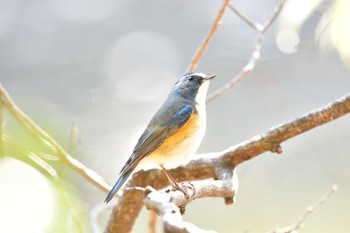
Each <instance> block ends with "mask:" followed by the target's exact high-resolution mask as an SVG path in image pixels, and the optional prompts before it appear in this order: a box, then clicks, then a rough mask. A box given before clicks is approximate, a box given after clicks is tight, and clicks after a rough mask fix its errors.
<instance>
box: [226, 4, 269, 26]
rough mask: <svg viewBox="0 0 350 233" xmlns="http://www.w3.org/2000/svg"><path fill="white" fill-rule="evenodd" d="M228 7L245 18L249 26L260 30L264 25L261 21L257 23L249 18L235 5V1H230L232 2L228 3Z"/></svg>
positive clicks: (242, 18) (241, 17)
mask: <svg viewBox="0 0 350 233" xmlns="http://www.w3.org/2000/svg"><path fill="white" fill-rule="evenodd" d="M228 7H229V8H230V9H231V10H232V11H233V12H235V13H236V15H237V16H238V17H239V18H240V19H241V20H243V21H244V22H245V23H246V24H247V25H248V26H249V27H251V28H253V29H255V30H258V31H260V29H261V28H262V27H263V26H262V25H261V24H260V23H255V22H253V21H251V20H250V19H249V18H247V17H245V16H244V15H243V14H242V13H241V12H240V11H239V10H238V8H237V7H236V6H235V5H233V3H231V2H230V4H229V5H228Z"/></svg>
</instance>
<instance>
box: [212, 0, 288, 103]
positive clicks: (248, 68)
mask: <svg viewBox="0 0 350 233" xmlns="http://www.w3.org/2000/svg"><path fill="white" fill-rule="evenodd" d="M286 3H287V0H281V1H280V3H279V4H278V5H277V6H276V7H275V9H274V11H273V13H272V15H271V16H270V17H269V18H268V19H267V20H266V21H265V22H264V23H263V24H259V23H253V22H252V21H250V20H249V19H247V18H246V17H244V16H243V15H242V14H241V13H239V14H238V16H239V17H240V18H241V19H243V20H244V21H245V22H246V23H247V24H248V25H250V26H251V27H253V28H255V29H256V30H257V31H258V34H257V37H256V41H255V44H254V48H253V51H252V54H251V56H250V58H249V60H248V63H247V64H246V65H245V66H244V67H243V68H242V69H241V71H240V72H239V73H238V74H237V75H236V76H235V77H233V78H232V79H231V81H229V82H228V83H226V84H225V85H224V86H222V87H220V88H219V89H217V90H216V91H214V92H213V93H211V94H210V95H209V96H208V99H207V103H210V102H211V101H213V100H214V99H216V98H218V97H219V96H220V95H222V94H224V93H225V92H227V91H228V90H229V89H231V88H232V87H233V86H235V85H236V84H237V83H238V82H240V81H242V80H243V79H244V78H245V77H247V76H248V75H249V74H250V73H251V72H252V71H253V69H254V68H255V65H256V63H257V61H258V60H259V58H260V52H261V48H262V43H263V41H264V38H265V34H266V32H267V30H268V29H269V28H270V26H271V25H272V23H273V22H274V21H275V19H276V18H277V16H278V15H279V14H280V12H281V10H282V9H283V7H284V5H285V4H286ZM230 7H231V9H232V10H234V11H235V12H236V13H237V12H239V11H238V10H237V9H236V8H235V7H233V6H232V5H231V6H230Z"/></svg>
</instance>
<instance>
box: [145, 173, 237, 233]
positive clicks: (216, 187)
mask: <svg viewBox="0 0 350 233" xmlns="http://www.w3.org/2000/svg"><path fill="white" fill-rule="evenodd" d="M227 173H228V174H230V175H227V176H225V180H202V181H191V182H189V183H182V184H181V188H182V189H183V190H186V191H185V192H186V194H185V193H184V192H182V191H179V190H170V189H165V190H160V191H156V190H154V189H153V188H149V190H150V191H149V194H148V195H147V196H146V198H145V200H144V203H145V205H146V207H147V208H148V209H151V210H154V211H156V212H157V213H159V214H160V215H161V216H162V217H163V223H164V229H171V230H169V232H199V231H203V232H207V231H204V230H200V229H199V228H197V227H195V226H193V225H192V224H189V223H186V222H184V221H183V219H182V214H183V213H184V212H185V206H186V205H187V204H189V203H190V202H191V201H193V200H195V199H199V198H206V197H224V198H226V197H234V196H235V194H236V193H237V189H238V179H237V176H236V173H235V172H233V171H232V170H231V169H228V170H227Z"/></svg>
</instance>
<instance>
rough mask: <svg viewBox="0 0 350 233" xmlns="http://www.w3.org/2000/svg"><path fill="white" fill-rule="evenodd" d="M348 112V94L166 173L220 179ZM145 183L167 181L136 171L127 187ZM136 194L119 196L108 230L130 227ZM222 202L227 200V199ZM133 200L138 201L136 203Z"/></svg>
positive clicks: (157, 172) (156, 173)
mask: <svg viewBox="0 0 350 233" xmlns="http://www.w3.org/2000/svg"><path fill="white" fill-rule="evenodd" d="M349 112H350V93H349V94H347V95H346V96H344V97H342V98H340V99H338V100H336V101H334V102H332V103H330V104H328V105H327V106H325V107H322V108H319V109H317V110H314V111H311V112H309V113H307V114H305V115H303V116H301V117H299V118H297V119H295V120H292V121H290V122H287V123H284V124H281V125H279V126H277V127H275V128H272V129H270V130H269V131H268V132H266V133H264V134H262V135H257V136H254V137H253V138H251V139H250V140H248V141H244V142H242V143H240V144H238V145H235V146H232V147H230V148H228V149H227V150H225V151H221V152H216V153H209V154H203V155H200V156H198V158H197V159H193V160H192V161H191V162H190V163H188V164H187V165H186V166H184V167H178V168H176V169H174V170H171V171H170V173H171V174H172V175H173V176H174V177H175V178H176V179H177V180H178V181H179V182H181V181H190V180H203V179H208V178H215V179H220V180H222V178H221V177H220V176H221V175H222V174H223V173H222V172H221V171H222V169H227V168H231V169H233V168H235V167H236V166H237V165H238V164H240V163H242V162H244V161H247V160H249V159H251V158H254V157H256V156H258V155H260V154H262V153H264V152H267V151H271V152H276V153H281V152H282V149H281V146H280V144H281V143H282V142H284V141H286V140H288V139H290V138H293V137H295V136H297V135H300V134H302V133H304V132H306V131H308V130H310V129H313V128H315V127H318V126H320V125H322V124H325V123H327V122H330V121H333V120H335V119H337V118H339V117H342V116H343V115H345V114H347V113H349ZM147 185H150V186H152V187H153V188H155V189H160V188H164V187H165V186H167V185H168V181H167V179H166V177H165V176H164V174H163V173H162V172H161V171H160V170H155V169H154V170H148V171H140V172H138V173H136V174H134V175H133V177H132V179H131V180H130V181H129V182H128V184H127V187H135V186H139V187H145V186H147ZM136 193H137V192H136ZM136 193H135V191H134V190H127V191H125V193H124V195H123V196H122V197H120V200H119V203H118V207H116V211H115V212H114V214H113V215H112V216H111V219H110V222H109V228H111V227H112V226H113V229H117V230H115V231H108V230H107V232H108V233H112V232H118V233H122V232H128V231H122V229H120V228H118V227H119V226H122V225H128V224H131V225H130V228H131V226H132V224H133V223H134V221H135V219H136V217H137V215H138V213H139V211H140V210H141V208H142V206H143V202H142V199H143V195H140V193H138V195H136ZM130 202H132V203H133V205H132V208H128V207H127V206H128V204H129V203H130ZM226 202H228V200H227V199H226ZM135 203H138V205H136V204H135ZM123 210H124V211H123Z"/></svg>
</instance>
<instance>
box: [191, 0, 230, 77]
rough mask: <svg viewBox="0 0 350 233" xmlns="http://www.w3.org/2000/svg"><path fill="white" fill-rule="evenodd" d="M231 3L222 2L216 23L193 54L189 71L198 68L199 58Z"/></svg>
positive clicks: (226, 0) (227, 1)
mask: <svg viewBox="0 0 350 233" xmlns="http://www.w3.org/2000/svg"><path fill="white" fill-rule="evenodd" d="M229 3H230V1H229V0H224V3H223V4H222V6H221V8H220V10H219V13H218V15H217V16H216V18H215V20H214V23H213V25H212V27H211V28H210V30H209V32H208V35H207V36H206V37H205V38H204V40H203V42H202V44H201V45H200V46H199V48H198V49H197V51H196V53H195V55H194V56H193V58H192V61H191V65H190V66H189V67H188V69H187V70H188V71H193V70H195V69H196V68H197V65H198V62H199V60H200V59H201V58H202V56H203V54H204V52H205V50H206V49H207V47H208V44H209V42H210V41H211V39H212V38H213V36H214V35H215V33H216V31H217V30H218V28H219V26H220V23H221V19H222V17H223V15H224V12H225V10H226V8H227V6H228V4H229Z"/></svg>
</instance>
